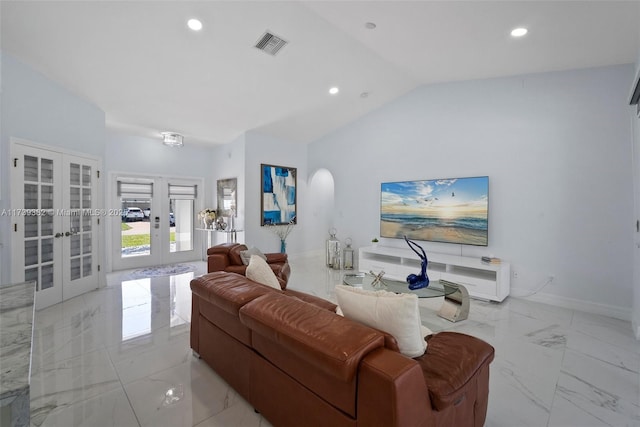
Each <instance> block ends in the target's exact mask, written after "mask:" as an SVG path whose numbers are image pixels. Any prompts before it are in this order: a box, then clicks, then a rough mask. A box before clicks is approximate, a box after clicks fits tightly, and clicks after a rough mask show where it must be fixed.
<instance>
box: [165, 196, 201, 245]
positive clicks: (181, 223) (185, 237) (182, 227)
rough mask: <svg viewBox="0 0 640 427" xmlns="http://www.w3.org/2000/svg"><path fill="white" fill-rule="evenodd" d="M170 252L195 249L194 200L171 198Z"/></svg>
mask: <svg viewBox="0 0 640 427" xmlns="http://www.w3.org/2000/svg"><path fill="white" fill-rule="evenodd" d="M169 205H170V206H171V211H170V212H169V241H170V245H169V252H171V253H173V252H184V251H192V250H193V229H194V228H193V218H194V216H195V215H194V207H193V200H181V199H170V201H169Z"/></svg>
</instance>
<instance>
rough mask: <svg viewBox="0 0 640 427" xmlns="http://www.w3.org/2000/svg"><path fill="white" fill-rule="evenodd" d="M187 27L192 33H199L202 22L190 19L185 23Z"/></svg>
mask: <svg viewBox="0 0 640 427" xmlns="http://www.w3.org/2000/svg"><path fill="white" fill-rule="evenodd" d="M187 27H189V28H190V29H192V30H193V31H200V30H201V29H202V22H200V21H199V20H198V19H195V18H191V19H189V20H188V21H187Z"/></svg>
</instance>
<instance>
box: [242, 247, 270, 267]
mask: <svg viewBox="0 0 640 427" xmlns="http://www.w3.org/2000/svg"><path fill="white" fill-rule="evenodd" d="M251 255H258V256H259V257H260V258H262V259H263V260H265V261H266V260H267V256H266V255H265V254H263V253H262V251H260V249H258V248H256V247H255V246H254V247H252V248H249V249H247V250H246V251H240V259H241V260H242V263H243V264H244V265H249V262H250V261H251Z"/></svg>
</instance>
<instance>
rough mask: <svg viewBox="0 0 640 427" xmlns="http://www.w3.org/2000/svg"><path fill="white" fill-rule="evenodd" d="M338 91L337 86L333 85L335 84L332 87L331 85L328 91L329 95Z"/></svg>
mask: <svg viewBox="0 0 640 427" xmlns="http://www.w3.org/2000/svg"><path fill="white" fill-rule="evenodd" d="M338 92H340V89H338V88H337V87H335V86H334V87H332V88H331V89H329V93H330V94H331V95H335V94H337V93H338Z"/></svg>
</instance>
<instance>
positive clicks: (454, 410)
mask: <svg viewBox="0 0 640 427" xmlns="http://www.w3.org/2000/svg"><path fill="white" fill-rule="evenodd" d="M191 289H192V293H193V306H192V310H193V311H192V319H191V347H192V349H193V350H194V352H196V353H197V354H199V355H200V357H202V359H203V360H204V361H205V362H207V363H208V364H209V365H210V366H211V367H212V368H213V369H214V370H215V371H216V372H217V373H218V374H219V375H220V376H221V377H222V378H224V379H225V380H226V381H227V382H228V383H229V384H230V385H231V386H232V387H233V388H234V389H235V390H236V391H237V392H238V393H239V394H240V395H242V396H243V397H244V398H245V399H246V400H247V401H248V402H249V403H250V404H251V405H253V407H254V408H255V409H256V410H257V411H259V412H260V413H262V414H263V415H264V416H265V418H267V419H268V420H269V421H270V422H271V423H272V424H273V425H274V426H331V427H334V426H384V427H391V426H455V427H464V426H476V427H478V426H482V425H483V424H484V421H485V417H486V411H487V403H488V394H489V390H488V387H489V364H490V363H491V361H492V360H493V357H494V349H493V347H491V346H490V345H489V344H487V343H485V342H484V341H482V340H479V339H477V338H474V337H471V336H468V335H464V334H460V333H453V332H440V333H437V334H434V335H430V336H429V337H427V340H428V347H427V351H426V353H425V354H424V355H423V356H421V357H418V358H415V359H410V358H408V357H406V356H403V355H402V354H400V353H399V352H398V347H397V344H396V342H395V339H394V338H393V337H392V336H390V335H388V334H385V333H383V332H381V331H378V330H376V329H372V328H369V327H367V326H365V325H362V324H360V323H357V322H355V321H351V320H349V319H347V318H344V317H342V316H339V315H337V314H335V308H336V306H335V305H334V304H333V303H331V302H329V301H326V300H323V299H320V298H317V297H315V296H312V295H308V294H305V293H302V292H297V291H294V290H290V289H287V290H284V291H279V290H277V289H274V288H270V287H267V286H264V285H261V284H258V283H255V282H252V281H251V280H249V279H247V278H246V277H244V276H241V275H238V274H234V273H227V272H215V273H210V274H207V275H204V276H202V277H199V278H196V279H194V280H192V282H191Z"/></svg>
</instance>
